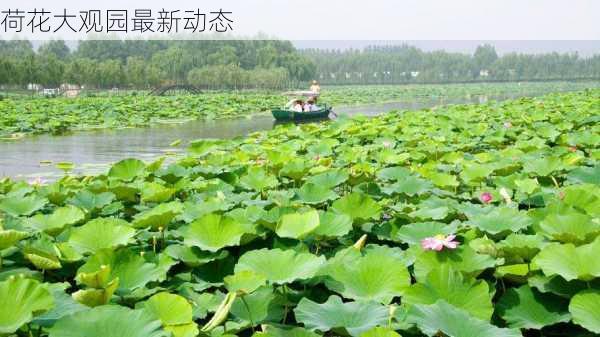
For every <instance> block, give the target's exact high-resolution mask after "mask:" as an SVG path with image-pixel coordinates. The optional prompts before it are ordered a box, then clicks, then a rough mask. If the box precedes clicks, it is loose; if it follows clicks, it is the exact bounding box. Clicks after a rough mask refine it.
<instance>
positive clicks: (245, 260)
mask: <svg viewBox="0 0 600 337" xmlns="http://www.w3.org/2000/svg"><path fill="white" fill-rule="evenodd" d="M324 263H325V258H324V257H322V256H315V255H312V254H309V253H297V252H295V251H293V250H281V249H271V250H269V249H259V250H252V251H249V252H247V253H245V254H243V255H242V256H241V257H240V259H239V260H238V263H237V264H236V265H235V272H236V274H237V273H240V272H242V271H244V270H250V271H254V272H255V273H257V274H259V275H263V276H265V277H266V279H267V280H268V281H269V282H272V283H276V284H284V283H291V282H294V281H296V280H305V279H309V278H311V277H313V276H315V275H316V273H317V272H318V270H319V268H321V266H322V265H323V264H324Z"/></svg>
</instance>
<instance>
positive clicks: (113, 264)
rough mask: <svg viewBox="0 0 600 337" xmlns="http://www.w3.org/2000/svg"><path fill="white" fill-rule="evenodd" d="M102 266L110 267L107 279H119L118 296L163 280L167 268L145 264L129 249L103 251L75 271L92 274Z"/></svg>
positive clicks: (142, 259) (139, 256)
mask: <svg viewBox="0 0 600 337" xmlns="http://www.w3.org/2000/svg"><path fill="white" fill-rule="evenodd" d="M102 266H108V267H110V271H111V274H110V275H111V276H110V278H109V279H111V280H113V279H116V278H118V279H119V288H118V289H117V293H119V294H128V293H130V292H132V291H134V290H135V289H138V288H141V287H143V286H145V285H146V284H148V283H149V282H152V281H161V280H164V279H165V278H166V275H167V271H168V268H163V267H162V266H161V265H159V264H158V263H152V262H147V261H146V259H144V257H142V256H141V255H140V254H136V253H134V252H133V251H131V250H129V249H119V250H116V251H115V250H110V249H103V250H100V251H98V252H96V254H94V255H92V256H91V257H90V258H89V259H88V261H87V262H86V263H85V264H84V265H83V266H81V267H80V268H79V269H78V270H77V274H80V273H94V272H96V271H98V270H100V269H101V268H102ZM165 269H166V270H165Z"/></svg>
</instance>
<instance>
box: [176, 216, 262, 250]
mask: <svg viewBox="0 0 600 337" xmlns="http://www.w3.org/2000/svg"><path fill="white" fill-rule="evenodd" d="M250 232H252V228H249V227H248V226H246V225H244V224H241V223H239V222H237V221H236V220H234V219H232V218H229V217H225V216H222V215H219V214H213V213H211V214H207V215H205V216H203V217H202V218H200V219H198V220H196V221H194V222H192V223H191V224H190V225H189V226H187V228H185V229H184V230H183V237H184V243H185V244H186V245H189V246H196V247H198V248H200V249H202V250H207V251H210V252H216V251H218V250H219V249H221V248H224V247H228V246H237V245H239V244H240V239H241V238H242V235H244V234H246V233H250Z"/></svg>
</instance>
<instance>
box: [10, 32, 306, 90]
mask: <svg viewBox="0 0 600 337" xmlns="http://www.w3.org/2000/svg"><path fill="white" fill-rule="evenodd" d="M76 47H77V48H76V50H74V51H71V50H70V49H69V48H68V47H67V45H66V44H65V42H64V41H60V40H59V41H49V42H47V43H46V44H43V45H42V46H40V48H39V50H37V52H36V51H34V50H33V47H32V44H31V43H30V42H29V41H16V40H15V41H2V40H0V85H6V86H13V87H21V88H24V87H26V86H27V85H28V84H30V83H36V84H41V85H43V86H45V87H49V88H56V87H58V86H59V85H60V84H63V83H69V84H77V85H83V86H85V87H87V88H113V87H121V88H123V87H132V88H138V89H140V88H149V87H156V86H160V85H163V84H172V83H186V82H188V77H189V82H191V83H193V84H195V85H198V86H200V87H201V88H207V89H224V88H231V89H241V88H286V87H289V86H291V85H294V84H295V83H298V81H308V80H310V79H312V77H313V75H314V68H315V66H314V64H313V63H312V62H311V61H309V60H308V59H307V58H306V57H303V56H301V55H299V54H298V53H297V52H296V50H295V48H294V47H293V46H292V44H291V43H290V42H288V41H249V40H238V41H135V40H128V41H94V40H89V41H80V42H79V44H78V45H77V46H76Z"/></svg>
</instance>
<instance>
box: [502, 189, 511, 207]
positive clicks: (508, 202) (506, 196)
mask: <svg viewBox="0 0 600 337" xmlns="http://www.w3.org/2000/svg"><path fill="white" fill-rule="evenodd" d="M500 195H501V196H502V198H504V201H506V203H507V204H508V205H510V204H511V203H512V199H511V198H510V195H509V194H508V191H507V190H506V188H504V187H502V188H501V189H500Z"/></svg>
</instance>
